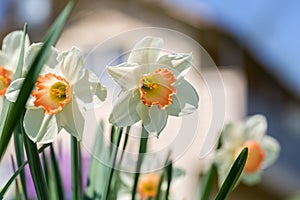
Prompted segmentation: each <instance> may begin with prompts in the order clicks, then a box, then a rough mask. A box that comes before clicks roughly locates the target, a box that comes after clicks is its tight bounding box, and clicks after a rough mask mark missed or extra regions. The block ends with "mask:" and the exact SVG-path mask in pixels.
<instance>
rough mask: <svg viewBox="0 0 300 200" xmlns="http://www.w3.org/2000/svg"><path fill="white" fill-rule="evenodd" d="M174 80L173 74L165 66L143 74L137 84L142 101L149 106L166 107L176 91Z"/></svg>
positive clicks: (170, 102)
mask: <svg viewBox="0 0 300 200" xmlns="http://www.w3.org/2000/svg"><path fill="white" fill-rule="evenodd" d="M175 82H176V78H175V76H174V75H173V73H172V72H171V71H170V70H168V69H166V68H164V69H160V68H159V69H156V70H155V71H154V72H152V73H149V74H146V75H144V76H143V77H142V78H141V80H140V85H139V91H140V94H141V100H142V102H143V103H144V104H145V105H146V106H149V107H151V106H153V105H157V106H158V108H160V109H163V108H166V107H167V106H169V105H170V104H172V95H173V94H175V93H176V89H175V87H174V86H173V85H174V83H175Z"/></svg>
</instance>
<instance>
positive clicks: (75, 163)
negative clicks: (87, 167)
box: [71, 136, 82, 200]
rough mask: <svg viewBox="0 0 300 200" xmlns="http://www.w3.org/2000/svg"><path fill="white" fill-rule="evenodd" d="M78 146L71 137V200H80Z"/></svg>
mask: <svg viewBox="0 0 300 200" xmlns="http://www.w3.org/2000/svg"><path fill="white" fill-rule="evenodd" d="M80 158H81V155H80V144H79V142H78V141H77V139H76V138H75V137H74V136H71V175H72V200H80V199H82V185H81V159H80Z"/></svg>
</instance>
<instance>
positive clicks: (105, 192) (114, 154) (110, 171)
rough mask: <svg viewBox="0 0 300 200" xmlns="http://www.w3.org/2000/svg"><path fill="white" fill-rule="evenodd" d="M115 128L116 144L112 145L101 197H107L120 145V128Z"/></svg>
mask: <svg viewBox="0 0 300 200" xmlns="http://www.w3.org/2000/svg"><path fill="white" fill-rule="evenodd" d="M115 129H117V131H116V137H117V138H116V146H113V147H112V156H111V161H110V166H111V167H110V168H109V169H108V176H107V178H108V179H107V180H106V182H105V185H104V190H103V199H108V197H109V191H110V184H111V182H112V178H113V175H114V171H115V163H116V158H117V154H118V147H119V145H120V141H121V138H122V135H123V134H122V130H123V129H122V128H117V127H115Z"/></svg>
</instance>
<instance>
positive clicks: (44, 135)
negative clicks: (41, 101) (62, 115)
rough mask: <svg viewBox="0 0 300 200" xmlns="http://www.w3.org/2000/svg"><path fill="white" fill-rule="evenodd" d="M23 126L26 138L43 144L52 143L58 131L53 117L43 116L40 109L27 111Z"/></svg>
mask: <svg viewBox="0 0 300 200" xmlns="http://www.w3.org/2000/svg"><path fill="white" fill-rule="evenodd" d="M23 124H24V129H25V132H26V134H27V135H28V137H29V138H30V139H31V140H32V141H33V142H38V143H43V144H45V143H50V142H53V141H54V139H55V137H56V136H57V134H58V133H59V131H60V130H59V128H58V126H57V121H56V117H55V115H44V111H43V110H42V109H34V110H32V109H28V110H27V111H26V113H25V116H24V122H23Z"/></svg>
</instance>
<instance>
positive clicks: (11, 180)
mask: <svg viewBox="0 0 300 200" xmlns="http://www.w3.org/2000/svg"><path fill="white" fill-rule="evenodd" d="M26 164H27V162H25V163H23V164H22V165H21V167H20V168H19V169H18V170H17V171H16V172H15V173H14V174H13V175H12V177H11V178H10V179H9V180H8V181H7V183H6V184H5V185H4V187H3V188H2V190H1V192H0V199H3V198H4V195H5V193H6V192H7V190H8V189H9V187H10V185H11V184H12V183H13V182H14V181H15V179H16V178H17V176H18V175H19V173H20V172H21V171H22V170H23V169H24V167H25V165H26Z"/></svg>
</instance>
